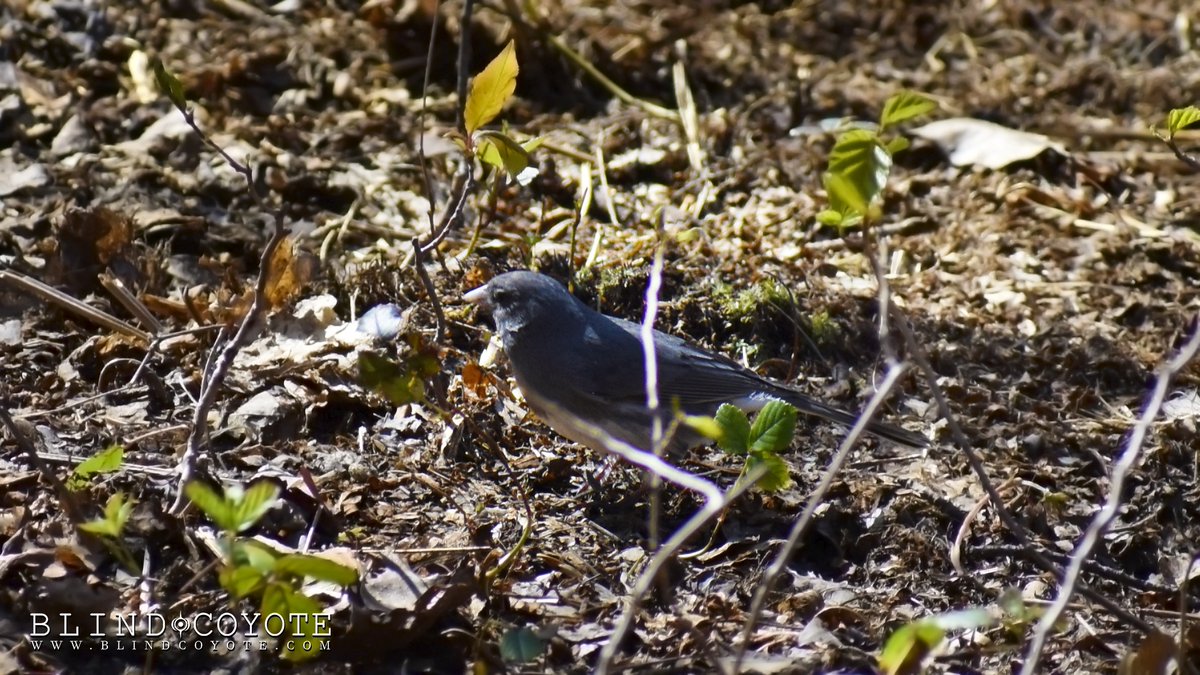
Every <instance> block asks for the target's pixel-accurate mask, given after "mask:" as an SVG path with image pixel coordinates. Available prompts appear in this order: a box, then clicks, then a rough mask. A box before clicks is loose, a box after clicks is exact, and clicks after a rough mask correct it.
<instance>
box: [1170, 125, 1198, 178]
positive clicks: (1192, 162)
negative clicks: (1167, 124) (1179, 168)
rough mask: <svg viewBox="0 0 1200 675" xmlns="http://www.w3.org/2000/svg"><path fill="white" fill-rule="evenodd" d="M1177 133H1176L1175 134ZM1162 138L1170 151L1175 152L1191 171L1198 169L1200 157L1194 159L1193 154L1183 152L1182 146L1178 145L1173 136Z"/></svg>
mask: <svg viewBox="0 0 1200 675" xmlns="http://www.w3.org/2000/svg"><path fill="white" fill-rule="evenodd" d="M1178 135H1179V134H1176V136H1178ZM1162 140H1163V141H1165V142H1166V144H1167V147H1169V148H1171V152H1173V153H1175V156H1176V157H1177V158H1179V161H1181V162H1183V163H1184V164H1187V165H1188V168H1190V169H1191V170H1192V171H1200V159H1196V158H1195V157H1194V156H1192V155H1190V154H1188V153H1186V152H1184V151H1183V148H1181V147H1179V144H1178V143H1176V142H1175V139H1174V138H1163V139H1162Z"/></svg>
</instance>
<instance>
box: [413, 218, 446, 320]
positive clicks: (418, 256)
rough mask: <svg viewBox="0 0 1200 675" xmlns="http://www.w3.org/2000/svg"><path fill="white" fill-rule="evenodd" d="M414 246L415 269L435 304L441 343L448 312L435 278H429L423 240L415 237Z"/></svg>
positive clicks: (431, 301)
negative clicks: (443, 308) (444, 310)
mask: <svg viewBox="0 0 1200 675" xmlns="http://www.w3.org/2000/svg"><path fill="white" fill-rule="evenodd" d="M412 248H413V269H415V270H416V271H417V276H418V277H420V279H421V286H422V287H423V288H424V289H425V295H426V296H428V297H429V304H430V305H433V316H434V318H435V319H436V320H437V334H436V335H435V337H434V339H435V340H436V341H437V342H438V344H441V342H442V339H443V338H444V337H445V336H446V314H445V313H444V312H442V301H441V299H440V298H438V294H437V288H435V287H434V285H433V280H432V279H430V278H429V271H428V270H426V269H425V256H424V253H423V251H422V249H421V242H420V241H417V239H416V238H413V240H412Z"/></svg>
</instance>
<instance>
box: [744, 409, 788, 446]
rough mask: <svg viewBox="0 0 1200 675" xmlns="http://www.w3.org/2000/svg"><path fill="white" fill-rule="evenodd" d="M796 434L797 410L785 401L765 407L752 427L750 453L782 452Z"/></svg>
mask: <svg viewBox="0 0 1200 675" xmlns="http://www.w3.org/2000/svg"><path fill="white" fill-rule="evenodd" d="M795 433H796V409H795V408H794V407H792V406H791V405H788V404H787V403H784V402H783V401H771V402H770V403H768V404H766V405H765V406H763V409H762V410H761V411H759V413H758V416H756V417H755V418H754V425H753V426H751V427H750V435H749V438H750V452H752V453H764V452H782V451H783V450H786V449H787V447H788V446H789V445H791V444H792V436H793V435H794V434H795Z"/></svg>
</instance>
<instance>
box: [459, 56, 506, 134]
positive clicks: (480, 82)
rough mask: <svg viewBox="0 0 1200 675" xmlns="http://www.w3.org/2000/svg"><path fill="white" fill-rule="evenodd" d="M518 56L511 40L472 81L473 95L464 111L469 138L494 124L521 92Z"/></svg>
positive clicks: (470, 94)
mask: <svg viewBox="0 0 1200 675" xmlns="http://www.w3.org/2000/svg"><path fill="white" fill-rule="evenodd" d="M519 71H520V68H519V67H518V66H517V52H516V48H515V47H514V45H513V41H512V40H509V41H508V44H507V45H505V46H504V49H503V50H501V51H500V53H499V54H497V55H496V58H494V59H492V62H491V63H489V64H487V67H486V68H484V69H483V72H481V73H479V74H478V75H476V76H475V78H474V79H473V80H471V93H469V94H467V102H466V107H465V108H464V110H463V122H464V124H465V125H466V128H467V129H466V131H467V133H468V134H473V133H475V130H476V129H478V128H480V127H482V126H483V125H485V124H487V123H488V122H491V121H492V120H493V119H495V118H496V115H499V114H500V110H501V109H503V108H504V104H505V103H506V102H507V101H508V99H509V97H510V96H512V93H513V91H515V90H516V88H517V73H518V72H519Z"/></svg>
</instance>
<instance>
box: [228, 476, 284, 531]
mask: <svg viewBox="0 0 1200 675" xmlns="http://www.w3.org/2000/svg"><path fill="white" fill-rule="evenodd" d="M278 499H279V486H278V485H276V484H275V483H272V482H271V481H266V480H260V481H258V482H256V483H254V484H253V485H251V486H250V487H249V488H247V489H246V493H245V494H244V495H242V497H241V499H239V500H237V505H236V507H235V508H234V517H235V519H236V520H235V522H236V523H237V529H236V531H237V532H241V531H242V530H246V529H249V528H250V527H251V526H253V525H254V524H255V523H257V522H258V521H259V519H260V518H262V517H263V514H265V513H266V512H267V511H270V510H271V507H273V506H275V502H276V501H277V500H278Z"/></svg>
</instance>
